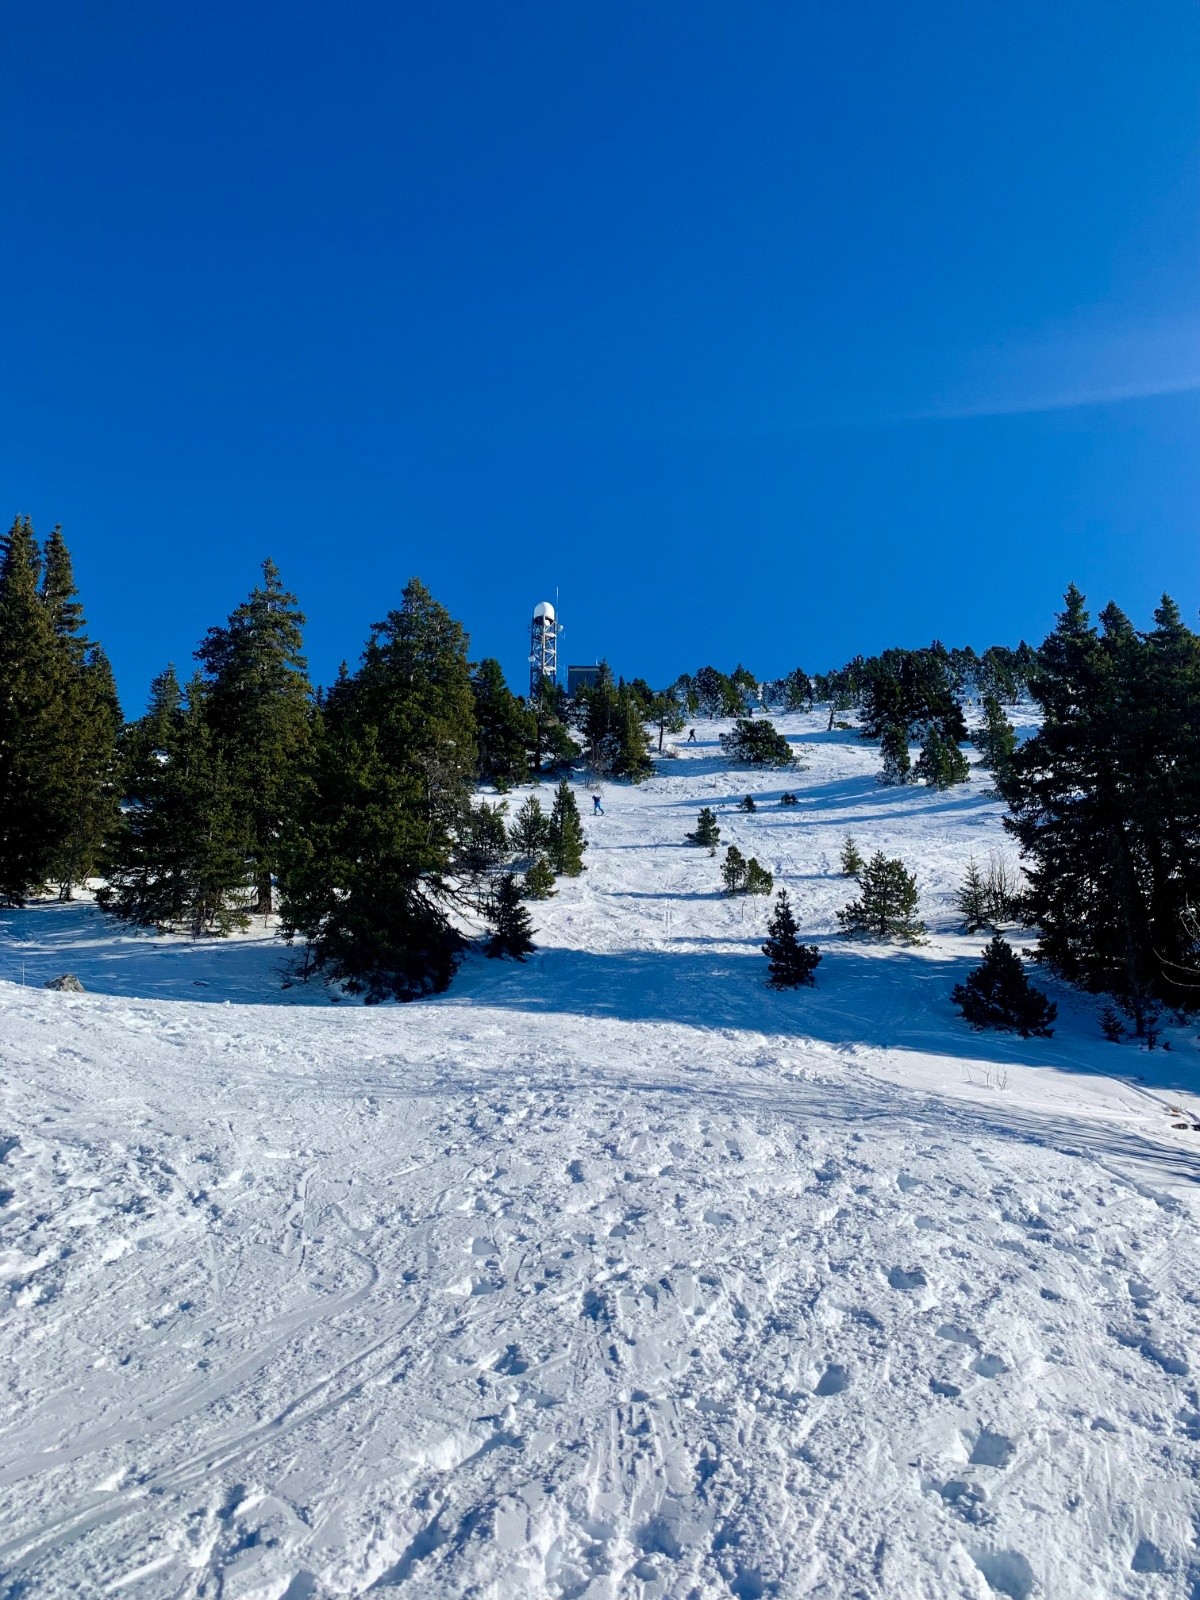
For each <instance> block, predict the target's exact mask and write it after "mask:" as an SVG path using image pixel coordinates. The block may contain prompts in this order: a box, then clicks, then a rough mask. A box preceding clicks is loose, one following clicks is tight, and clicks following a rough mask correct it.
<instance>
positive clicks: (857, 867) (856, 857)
mask: <svg viewBox="0 0 1200 1600" xmlns="http://www.w3.org/2000/svg"><path fill="white" fill-rule="evenodd" d="M863 866H864V862H863V858H862V856H861V855H860V854H859V851H858V846H857V845H856V844H855V842H854V837H853V835H852V834H849V833H848V834H847V835H846V842H845V844H844V845H843V846H842V877H843V878H857V877H858V875H859V873H860V872H861V871H862V869H863Z"/></svg>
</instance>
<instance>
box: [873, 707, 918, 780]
mask: <svg viewBox="0 0 1200 1600" xmlns="http://www.w3.org/2000/svg"><path fill="white" fill-rule="evenodd" d="M879 753H880V755H881V756H882V757H883V766H882V768H881V770H880V773H879V781H880V783H882V784H887V785H892V786H896V785H899V784H904V783H911V782H912V761H911V760H910V758H909V754H908V735H907V734H906V733H905V731H904V729H903V727H901V725H900V724H899V723H898V722H893V723H890V724H889V725H888V726H887V727H886V728H885V729H884V730H883V737H882V738H881V739H880V741H879Z"/></svg>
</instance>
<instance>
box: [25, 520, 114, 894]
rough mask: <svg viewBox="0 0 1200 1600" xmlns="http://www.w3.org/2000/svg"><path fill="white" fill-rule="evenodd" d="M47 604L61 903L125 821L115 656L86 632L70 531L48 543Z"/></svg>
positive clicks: (49, 799)
mask: <svg viewBox="0 0 1200 1600" xmlns="http://www.w3.org/2000/svg"><path fill="white" fill-rule="evenodd" d="M41 597H42V603H43V605H44V606H45V607H46V610H47V611H48V612H49V615H50V623H51V627H52V628H53V630H54V636H55V641H56V644H57V650H56V652H55V656H54V670H55V673H56V675H57V678H58V695H57V698H58V702H59V708H60V710H59V725H58V735H57V749H56V758H55V782H54V784H53V786H52V788H51V789H49V790H48V792H47V795H46V803H47V806H48V807H50V808H52V810H53V812H54V831H55V834H56V836H57V848H56V849H55V851H54V856H53V860H52V862H51V864H50V876H51V878H52V879H53V881H54V882H55V883H57V885H58V894H59V899H60V900H69V899H70V898H71V892H72V889H73V888H74V886H75V885H76V884H79V883H82V882H84V881H85V880H86V879H87V878H88V877H89V876H90V875H91V873H92V871H93V870H94V868H95V866H96V864H97V862H98V860H99V857H100V852H101V850H102V848H103V845H104V842H105V840H106V839H107V838H108V837H109V835H110V834H111V833H112V832H113V830H114V829H115V828H116V825H117V821H118V819H119V816H120V795H119V783H118V763H117V735H118V732H119V730H120V726H121V711H120V706H119V704H118V701H117V688H116V684H115V683H114V682H113V675H112V669H111V667H110V666H109V664H108V658H107V657H106V656H105V654H104V652H103V650H101V649H100V647H99V645H95V644H92V643H91V642H90V641H89V639H88V638H87V635H86V632H85V626H86V625H85V622H84V616H83V607H82V605H81V604H80V603H79V599H78V595H77V591H76V588H75V577H74V573H73V571H72V567H71V557H70V555H69V553H68V551H67V546H66V541H65V540H64V538H63V534H62V529H61V528H57V527H56V528H55V529H54V531H53V533H51V535H50V537H49V539H47V541H46V548H45V551H44V560H43V568H42V586H41Z"/></svg>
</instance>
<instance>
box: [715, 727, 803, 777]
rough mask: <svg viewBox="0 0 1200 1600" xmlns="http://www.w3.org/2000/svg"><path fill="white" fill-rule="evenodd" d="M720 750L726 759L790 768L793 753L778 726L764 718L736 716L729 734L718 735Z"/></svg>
mask: <svg viewBox="0 0 1200 1600" xmlns="http://www.w3.org/2000/svg"><path fill="white" fill-rule="evenodd" d="M720 739H721V749H722V750H723V751H724V753H725V755H726V756H727V758H728V759H729V760H730V761H736V762H738V763H739V764H740V765H742V766H748V767H794V766H795V765H796V755H795V752H794V751H793V749H792V747H791V745H790V744H789V743H788V742H787V740H786V739H785V738H784V736H783V734H781V733H780V732H779V729H778V728H776V727H774V726H773V725H772V724H771V723H770V722H768V721H767V720H766V719H765V718H750V717H739V719H738V720H737V722H735V723H734V725H733V728H732V730H731V731H730V732H729V733H723V734H721V735H720Z"/></svg>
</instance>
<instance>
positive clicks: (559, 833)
mask: <svg viewBox="0 0 1200 1600" xmlns="http://www.w3.org/2000/svg"><path fill="white" fill-rule="evenodd" d="M586 849H587V840H586V839H585V838H584V836H583V824H582V822H580V820H579V807H578V806H577V805H576V803H575V796H574V794H573V793H572V791H571V786H570V784H569V783H568V782H567V780H566V779H565V778H563V779H562V780H561V781H560V783H559V785H558V788H557V790H556V791H555V794H554V806H553V809H552V810H551V812H550V839H549V844H548V848H547V851H546V853H547V855H548V856H549V858H550V865H551V866H552V867H553V868H554V870H555V872H557V873H559V874H560V875H561V876H562V877H565V878H577V877H578V876H579V874H580V873H581V872H583V871H584V865H583V852H584V851H585V850H586Z"/></svg>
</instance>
